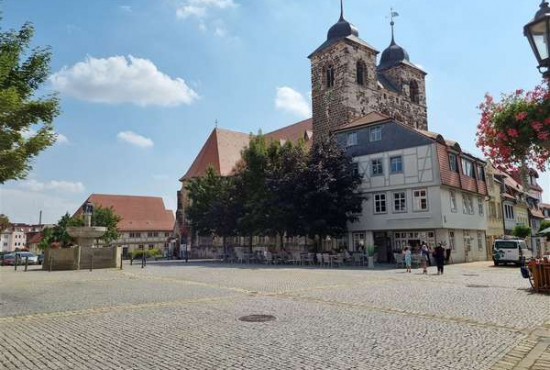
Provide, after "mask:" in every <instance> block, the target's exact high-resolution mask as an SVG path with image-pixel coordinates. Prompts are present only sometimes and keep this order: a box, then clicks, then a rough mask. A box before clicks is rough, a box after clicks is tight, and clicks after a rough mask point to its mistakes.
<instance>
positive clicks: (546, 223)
mask: <svg viewBox="0 0 550 370" xmlns="http://www.w3.org/2000/svg"><path fill="white" fill-rule="evenodd" d="M548 228H550V220H543V221H542V222H541V223H540V229H539V233H540V232H541V231H542V230H546V229H548Z"/></svg>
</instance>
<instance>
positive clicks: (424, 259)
mask: <svg viewBox="0 0 550 370" xmlns="http://www.w3.org/2000/svg"><path fill="white" fill-rule="evenodd" d="M421 256H422V274H424V275H427V274H428V261H429V260H430V248H428V246H427V245H426V243H423V244H422V249H421Z"/></svg>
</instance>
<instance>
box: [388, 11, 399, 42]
mask: <svg viewBox="0 0 550 370" xmlns="http://www.w3.org/2000/svg"><path fill="white" fill-rule="evenodd" d="M397 17H399V13H398V12H396V11H395V10H393V8H390V20H391V22H390V25H391V39H392V42H394V27H395V21H394V19H395V18H397Z"/></svg>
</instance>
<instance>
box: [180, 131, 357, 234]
mask: <svg viewBox="0 0 550 370" xmlns="http://www.w3.org/2000/svg"><path fill="white" fill-rule="evenodd" d="M360 183H361V177H360V176H359V174H358V173H357V172H356V171H353V161H352V158H351V157H349V156H348V155H347V154H346V153H345V152H344V151H343V150H342V149H341V148H340V147H339V146H338V145H337V143H336V142H335V141H334V140H327V141H325V142H321V143H317V144H315V146H314V147H313V148H312V150H311V151H310V152H309V153H308V152H307V151H306V149H305V146H304V143H303V142H298V143H297V144H293V143H291V142H286V143H284V144H281V143H280V142H279V141H276V140H271V141H269V140H268V139H267V138H265V137H264V136H263V135H261V134H259V135H256V136H253V137H251V139H250V144H249V146H248V147H247V148H245V149H244V150H243V152H242V160H241V161H240V163H239V164H238V165H237V168H236V169H235V171H234V174H233V175H232V176H230V177H220V176H219V175H218V174H216V172H215V171H214V170H213V169H212V168H210V169H209V170H208V171H207V172H206V174H205V175H204V176H203V177H198V178H195V179H192V180H191V181H190V182H189V183H188V184H187V191H188V196H189V199H190V206H189V207H188V208H187V218H188V219H189V221H190V226H191V229H192V230H193V231H194V232H195V233H198V234H199V235H205V236H207V235H217V236H220V237H227V236H237V235H241V236H249V237H251V236H256V235H259V236H261V235H269V236H278V237H280V238H281V243H282V240H283V237H284V236H309V237H311V238H316V237H317V238H318V239H319V240H322V239H324V238H326V237H327V236H331V237H340V236H342V235H343V234H344V233H345V232H346V231H347V224H348V222H353V221H355V220H356V219H357V216H356V214H358V213H361V210H362V203H363V196H362V195H361V194H360V192H359V185H360Z"/></svg>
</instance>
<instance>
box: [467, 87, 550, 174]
mask: <svg viewBox="0 0 550 370" xmlns="http://www.w3.org/2000/svg"><path fill="white" fill-rule="evenodd" d="M479 109H480V110H481V122H480V124H479V125H478V131H477V146H478V147H479V148H480V149H481V150H482V151H483V153H484V154H485V156H486V157H488V158H490V159H491V160H492V161H493V163H494V164H495V166H496V167H498V168H500V169H501V170H504V171H513V170H515V169H520V170H521V171H522V172H523V171H525V170H526V169H527V168H529V167H536V168H537V169H539V170H541V171H545V170H546V169H547V168H548V167H549V165H550V91H549V87H548V85H547V84H543V85H540V86H537V87H536V88H535V89H534V90H533V91H528V92H525V91H524V90H517V91H516V92H515V93H512V94H508V95H503V96H502V99H501V101H500V102H496V101H495V100H494V99H493V97H491V96H490V95H489V94H486V95H485V101H484V102H483V103H481V105H480V106H479Z"/></svg>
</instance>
